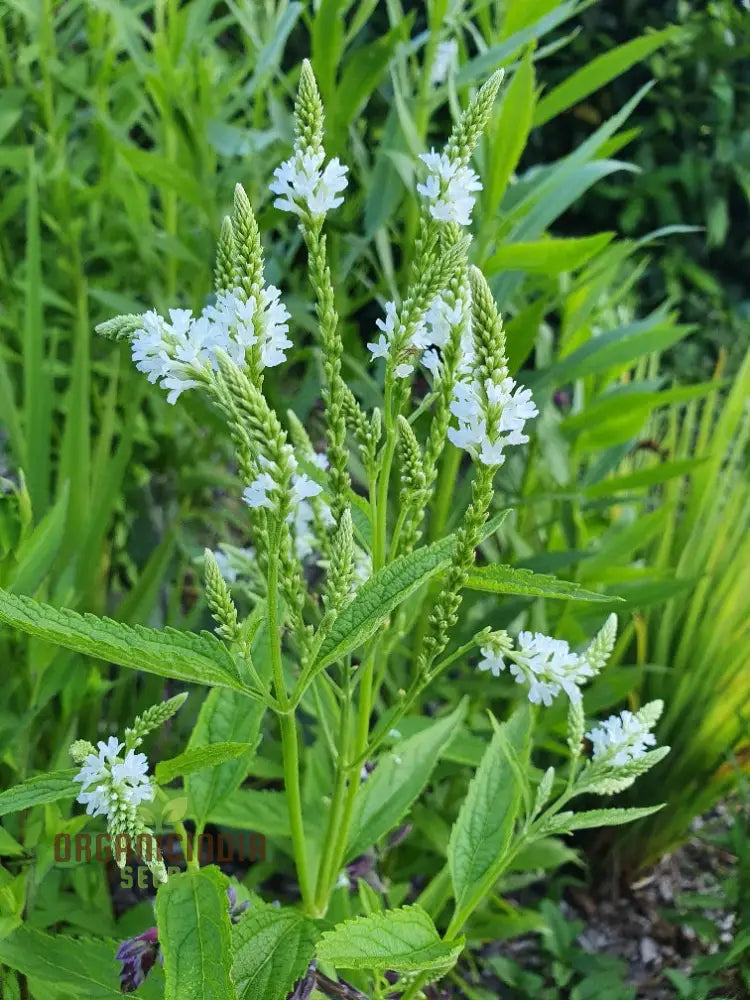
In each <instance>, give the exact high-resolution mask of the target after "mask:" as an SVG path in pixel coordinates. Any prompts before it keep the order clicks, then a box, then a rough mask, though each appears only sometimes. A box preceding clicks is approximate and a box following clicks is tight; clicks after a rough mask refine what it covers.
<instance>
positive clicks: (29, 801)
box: [0, 768, 81, 816]
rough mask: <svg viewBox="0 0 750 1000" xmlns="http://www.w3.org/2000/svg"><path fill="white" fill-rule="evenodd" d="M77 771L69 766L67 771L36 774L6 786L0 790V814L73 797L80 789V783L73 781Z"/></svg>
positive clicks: (3, 814) (4, 814)
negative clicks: (18, 783)
mask: <svg viewBox="0 0 750 1000" xmlns="http://www.w3.org/2000/svg"><path fill="white" fill-rule="evenodd" d="M77 773H78V772H77V770H76V768H70V769H69V770H67V771H52V772H51V773H49V774H37V775H36V776H35V777H33V778H28V779H27V780H26V781H24V782H22V783H21V784H20V785H14V786H13V787H12V788H7V789H6V790H5V791H4V792H0V816H7V815H8V813H15V812H20V811H21V810H22V809H30V808H31V807H32V806H41V805H44V804H45V803H47V802H57V800H58V799H74V798H75V797H76V796H77V795H78V793H79V792H80V790H81V786H80V784H76V782H75V781H73V777H74V776H75V775H76V774H77Z"/></svg>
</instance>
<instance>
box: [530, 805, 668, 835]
mask: <svg viewBox="0 0 750 1000" xmlns="http://www.w3.org/2000/svg"><path fill="white" fill-rule="evenodd" d="M663 808H664V806H663V805H659V806H641V807H638V808H634V809H589V810H587V811H586V812H580V813H574V812H564V813H558V814H557V816H552V817H551V818H550V820H549V822H548V823H545V826H544V830H545V833H572V832H573V830H591V829H593V828H594V827H597V826H622V824H623V823H633V822H635V820H637V819H643V818H644V816H651V814H652V813H655V812H658V811H659V810H660V809H663Z"/></svg>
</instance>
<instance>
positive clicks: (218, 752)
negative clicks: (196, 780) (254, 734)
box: [156, 743, 254, 785]
mask: <svg viewBox="0 0 750 1000" xmlns="http://www.w3.org/2000/svg"><path fill="white" fill-rule="evenodd" d="M253 749H254V744H252V743H211V744H210V745H209V746H205V747H192V749H190V750H186V751H185V752H184V753H181V754H178V755H177V756H176V757H172V758H171V759H170V760H163V761H160V762H159V763H158V764H157V765H156V780H157V781H158V782H159V784H160V785H166V784H169V782H170V781H173V780H174V779H175V778H176V777H178V775H181V774H193V773H194V772H195V771H203V770H205V769H206V768H211V767H218V765H219V764H223V763H225V761H229V760H236V759H237V757H240V756H241V755H242V754H246V753H247V752H248V751H252V750H253Z"/></svg>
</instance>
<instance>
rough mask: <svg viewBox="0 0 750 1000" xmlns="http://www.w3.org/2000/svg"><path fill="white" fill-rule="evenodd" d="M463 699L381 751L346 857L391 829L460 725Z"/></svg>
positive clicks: (358, 803) (363, 792) (361, 799)
mask: <svg viewBox="0 0 750 1000" xmlns="http://www.w3.org/2000/svg"><path fill="white" fill-rule="evenodd" d="M465 715H466V701H465V700H464V701H462V702H461V704H460V705H459V706H458V708H457V709H456V710H455V711H454V712H452V713H451V714H450V715H447V716H445V717H444V718H442V719H438V720H437V721H435V722H433V723H432V724H431V725H430V726H429V727H428V728H427V729H425V730H423V731H422V732H420V733H417V734H416V735H414V736H410V737H408V739H405V740H403V741H402V742H400V743H397V744H396V746H395V747H394V748H393V751H392V752H390V753H386V754H383V755H382V756H381V757H380V759H379V761H378V765H377V767H376V768H375V770H374V771H373V773H372V774H371V775H370V776H369V778H368V779H367V781H366V782H365V783H364V785H362V787H361V789H360V791H359V793H358V795H357V801H356V806H355V811H354V815H353V817H352V825H351V830H350V833H349V843H348V845H347V849H346V857H345V860H346V861H351V860H352V858H356V857H357V855H359V854H362V853H363V851H365V850H367V848H368V847H371V846H372V845H373V844H375V843H377V842H378V840H379V839H380V838H381V837H383V836H385V834H386V833H389V832H390V831H391V830H394V829H395V828H396V826H397V825H398V824H399V822H400V821H401V820H402V819H403V817H404V816H405V815H406V813H407V811H408V810H409V808H410V806H411V805H412V803H413V802H414V801H415V800H416V798H417V797H418V796H419V795H420V793H421V792H422V790H423V789H424V787H425V785H426V784H427V782H428V781H429V780H430V775H431V774H432V772H433V770H434V768H435V765H436V764H437V762H438V760H439V759H440V755H441V754H442V752H443V751H444V750H445V749H446V748H447V747H448V745H449V744H450V742H451V740H452V739H453V737H454V736H455V735H456V734H457V732H458V731H459V729H460V728H461V724H462V722H463V719H464V716H465Z"/></svg>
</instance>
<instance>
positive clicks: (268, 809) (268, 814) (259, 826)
mask: <svg viewBox="0 0 750 1000" xmlns="http://www.w3.org/2000/svg"><path fill="white" fill-rule="evenodd" d="M206 822H209V823H215V824H216V825H217V826H229V827H232V828H234V829H235V830H251V831H252V832H253V833H262V834H263V835H264V836H265V837H273V838H274V839H275V840H278V839H281V838H283V837H288V836H289V811H288V809H287V804H286V795H285V794H284V793H283V792H276V791H273V790H271V789H260V788H238V789H237V790H236V791H235V792H234V793H233V794H232V795H230V796H228V797H227V798H226V799H222V798H219V797H218V796H217V798H216V801H215V802H214V803H213V805H212V806H211V808H210V809H209V810H208V813H207V816H206Z"/></svg>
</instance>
